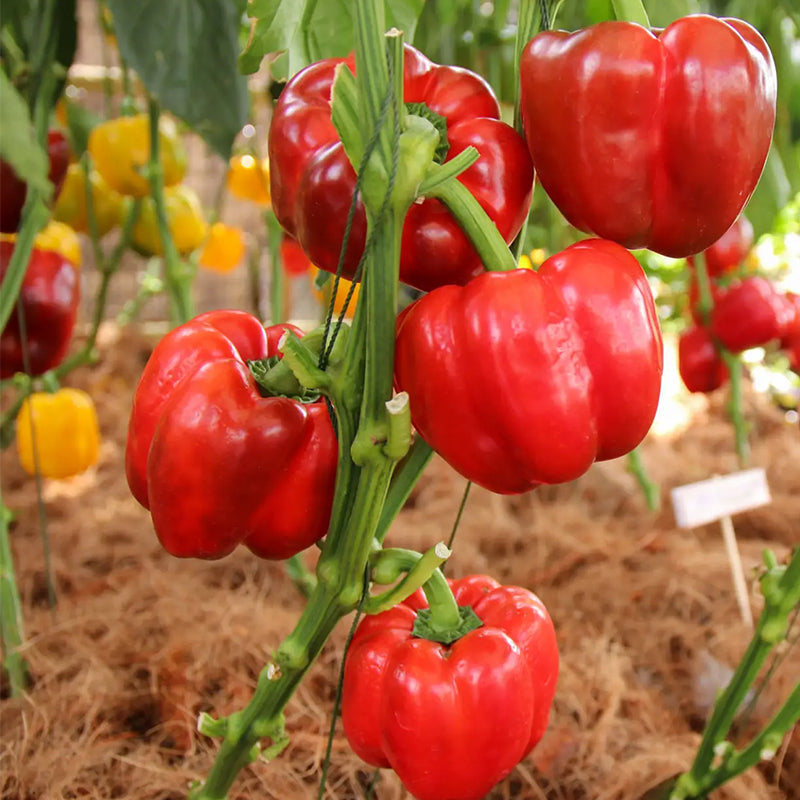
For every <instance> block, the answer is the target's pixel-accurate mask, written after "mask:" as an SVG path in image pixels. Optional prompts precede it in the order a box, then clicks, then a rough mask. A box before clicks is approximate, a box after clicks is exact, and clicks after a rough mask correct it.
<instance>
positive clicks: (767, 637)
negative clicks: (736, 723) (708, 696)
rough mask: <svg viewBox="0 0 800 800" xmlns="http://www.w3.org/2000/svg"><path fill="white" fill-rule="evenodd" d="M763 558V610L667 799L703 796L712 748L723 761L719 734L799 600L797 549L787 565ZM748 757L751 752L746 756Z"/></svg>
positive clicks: (728, 724) (794, 702)
mask: <svg viewBox="0 0 800 800" xmlns="http://www.w3.org/2000/svg"><path fill="white" fill-rule="evenodd" d="M765 561H766V562H767V567H768V570H767V572H766V574H765V575H764V576H763V577H762V579H761V587H762V593H763V595H764V610H763V611H762V612H761V616H760V617H759V620H758V624H757V625H756V629H755V632H754V633H753V638H752V639H751V641H750V644H749V645H748V647H747V650H746V651H745V654H744V656H743V657H742V660H741V661H740V662H739V665H738V666H737V668H736V671H735V672H734V674H733V676H732V678H731V681H730V683H729V684H728V686H727V687H726V688H725V690H724V691H723V692H722V693H721V694H720V696H719V698H718V699H717V702H716V703H715V704H714V710H713V712H712V714H711V718H710V719H709V720H708V723H707V724H706V727H705V730H704V731H703V738H702V741H701V742H700V747H699V748H698V751H697V755H696V756H695V760H694V763H693V764H692V767H691V769H690V770H689V772H687V773H685V774H684V775H681V776H680V778H679V779H678V781H677V783H676V786H675V789H674V790H673V792H672V795H671V798H672V800H686V798H699V797H704V796H705V792H704V790H703V787H704V786H705V782H706V781H709V780H711V778H710V777H709V776H712V775H714V773H715V769H713V768H712V764H713V762H714V757H715V755H716V753H717V752H718V750H719V749H720V748H721V747H722V748H723V749H727V750H728V752H727V753H726V754H725V756H724V757H723V760H722V764H723V765H724V764H725V763H727V760H728V759H729V758H730V757H731V756H732V755H733V754H734V751H733V750H732V748H724V746H723V743H724V741H725V737H726V736H727V734H728V731H729V730H730V727H731V724H732V723H733V720H734V718H735V716H736V714H737V712H738V710H739V708H740V707H741V705H742V703H743V702H744V700H745V698H746V696H747V693H748V692H749V691H750V687H751V686H752V685H753V683H754V681H755V680H756V678H757V676H758V674H759V671H760V669H761V667H762V665H763V664H764V661H765V660H766V658H767V656H768V655H769V653H770V652H771V650H772V649H773V648H774V647H775V646H776V645H777V644H778V643H779V642H781V641H782V640H783V638H784V637H785V635H786V630H787V629H788V626H789V615H790V613H791V611H792V609H793V608H794V607H795V606H796V605H797V604H798V603H800V549H797V550H795V552H794V554H793V556H792V559H791V561H790V562H789V565H788V566H787V567H778V566H777V565H776V564H775V563H774V557H773V556H772V554H770V553H767V554H765ZM787 703H788V704H789V711H787V712H786V713H787V714H788V715H789V716H791V715H793V714H794V713H795V711H796V710H797V708H796V705H797V697H796V692H793V693H792V695H791V696H790V698H789V700H788V701H787ZM777 719H778V723H777V724H778V725H783V724H784V723H785V719H786V715H781V714H779V715H778V717H777ZM773 722H775V720H773ZM767 729H768V730H769V729H770V727H769V726H768V727H767ZM776 730H777V728H776ZM751 756H752V754H750V755H749V756H748V758H749V757H751ZM736 763H739V764H740V765H741V764H743V763H744V762H743V761H742V760H741V759H740V760H739V761H738V762H737V761H735V760H734V764H736ZM716 769H719V767H717V768H716ZM740 771H741V770H740ZM735 774H738V773H737V772H733V771H730V770H728V771H727V772H726V778H725V780H728V779H729V778H730V777H733V775H735ZM713 785H715V786H716V785H719V784H718V783H715V784H713Z"/></svg>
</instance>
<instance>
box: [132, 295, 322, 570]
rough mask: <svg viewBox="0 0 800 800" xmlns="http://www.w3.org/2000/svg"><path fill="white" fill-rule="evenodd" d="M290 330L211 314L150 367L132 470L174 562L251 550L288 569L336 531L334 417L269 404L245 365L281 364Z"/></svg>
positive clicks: (310, 408)
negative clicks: (270, 360)
mask: <svg viewBox="0 0 800 800" xmlns="http://www.w3.org/2000/svg"><path fill="white" fill-rule="evenodd" d="M286 327H287V326H272V327H271V328H269V329H268V330H267V331H265V330H264V328H263V326H262V325H261V323H260V322H259V321H258V320H257V319H256V318H255V317H253V316H251V315H250V314H246V313H245V312H242V311H211V312H208V313H206V314H201V315H200V316H198V317H196V318H195V319H193V320H191V321H190V322H188V323H186V324H185V325H181V326H179V327H178V328H175V329H174V330H173V331H171V332H170V333H168V334H167V335H166V336H165V337H164V338H163V339H162V340H161V341H160V342H159V343H158V345H157V346H156V348H155V349H154V351H153V354H152V355H151V357H150V360H149V361H148V362H147V365H146V367H145V369H144V372H143V374H142V377H141V380H140V382H139V385H138V387H137V389H136V393H135V395H134V400H133V409H132V411H131V419H130V423H129V427H128V440H127V447H126V452H125V470H126V475H127V478H128V485H129V486H130V489H131V492H132V493H133V495H134V497H135V498H136V499H137V500H138V501H139V502H140V503H141V504H142V505H143V506H145V508H149V509H150V513H151V515H152V518H153V526H154V527H155V531H156V534H157V536H158V538H159V540H160V541H161V544H162V545H163V546H164V549H165V550H167V551H168V552H169V553H171V554H172V555H174V556H180V557H195V558H208V559H213V558H221V557H223V556H225V555H227V554H228V553H230V552H231V551H232V550H233V549H234V548H235V547H236V546H237V545H238V544H239V543H243V544H245V545H246V546H247V547H249V548H250V550H252V551H253V552H254V553H255V554H256V555H257V556H260V557H261V558H269V559H282V558H288V557H289V556H292V555H294V554H296V553H298V552H300V551H301V550H304V549H305V548H306V547H309V546H310V545H311V544H313V543H314V542H315V541H316V540H317V539H319V538H321V537H322V536H324V535H325V533H326V532H327V526H328V519H329V516H330V508H331V502H332V497H333V486H334V479H335V472H336V452H337V444H336V437H335V434H334V432H333V428H332V426H331V422H330V419H329V417H328V411H327V408H326V407H325V404H324V403H322V402H317V403H310V404H302V403H300V402H298V401H296V400H292V399H289V398H287V397H262V396H261V394H260V393H259V390H258V386H257V384H256V382H255V380H254V378H253V376H252V374H251V372H250V370H249V368H248V366H247V364H246V362H247V361H249V360H259V359H263V358H267V357H269V356H272V355H275V354H276V350H277V343H278V341H279V339H280V336H281V335H282V334H283V332H284V330H285V329H286ZM288 327H290V326H288Z"/></svg>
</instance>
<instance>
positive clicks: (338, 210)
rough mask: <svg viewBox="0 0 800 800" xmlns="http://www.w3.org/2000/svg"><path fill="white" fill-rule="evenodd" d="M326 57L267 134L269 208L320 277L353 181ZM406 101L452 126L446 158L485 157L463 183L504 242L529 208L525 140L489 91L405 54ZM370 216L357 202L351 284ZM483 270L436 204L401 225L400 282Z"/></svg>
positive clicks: (425, 284)
mask: <svg viewBox="0 0 800 800" xmlns="http://www.w3.org/2000/svg"><path fill="white" fill-rule="evenodd" d="M341 63H346V64H347V65H348V66H349V67H350V68H351V69H354V60H353V58H352V56H351V57H350V58H348V59H326V60H324V61H319V62H317V63H315V64H312V65H311V66H309V67H307V68H306V69H304V70H302V71H301V72H299V73H297V75H295V76H294V77H293V78H292V79H291V80H290V81H289V82H288V83H287V85H286V87H285V88H284V90H283V92H281V96H280V99H279V100H278V103H277V105H276V107H275V111H274V113H273V116H272V124H271V127H270V133H269V163H270V185H271V194H272V208H273V210H274V211H275V216H276V217H277V218H278V221H279V222H280V223H281V225H282V226H283V227H284V228H285V229H286V231H288V233H289V234H291V235H292V236H294V237H295V238H296V239H298V240H299V242H300V243H301V245H302V247H303V249H304V250H305V252H306V254H307V255H308V257H309V258H310V260H311V261H312V262H313V263H314V264H315V265H316V266H318V267H319V268H320V269H324V270H326V271H328V272H333V273H335V272H336V267H337V262H338V258H339V250H340V248H341V244H342V238H343V232H344V229H345V222H346V219H347V214H348V210H349V207H350V202H351V198H352V196H353V191H354V189H355V182H356V176H355V172H354V171H353V169H352V167H351V165H350V162H349V161H348V159H347V156H346V154H345V152H344V148H343V147H342V144H341V142H340V141H339V137H338V134H337V133H336V129H335V128H334V126H333V123H332V121H331V108H330V93H331V85H332V83H333V78H334V71H335V69H336V67H337V65H339V64H341ZM404 63H405V66H404V95H405V102H406V103H424V104H425V105H426V106H427V107H428V109H430V110H431V111H433V112H435V113H436V114H438V115H441V116H442V117H443V118H444V119H445V120H446V123H447V140H448V142H449V150H448V151H447V159H450V158H453V156H455V155H458V153H460V152H461V151H462V150H464V149H465V148H466V147H469V146H470V145H472V146H474V147H475V148H477V150H478V152H479V153H480V158H479V159H478V161H477V163H475V164H473V166H471V167H470V168H469V169H468V170H466V171H465V172H463V173H462V174H461V175H459V177H458V180H459V181H461V183H463V184H464V185H465V186H466V187H467V188H468V189H469V190H470V191H471V192H472V194H473V195H474V196H475V197H476V199H477V200H478V202H479V203H480V204H481V206H482V207H483V208H484V209H485V210H486V212H487V213H488V215H489V216H490V217H491V219H492V221H493V222H494V223H495V224H496V225H497V228H498V230H499V231H500V233H501V235H502V236H503V238H504V239H505V240H506V242H511V241H512V240H513V239H514V237H515V236H516V235H517V233H518V232H519V230H520V229H521V227H522V224H523V222H524V221H525V218H526V216H527V213H528V208H529V207H530V200H531V193H532V190H533V171H532V167H531V162H530V156H529V155H528V152H527V148H526V146H525V141H524V139H523V138H522V137H521V136H520V135H519V134H518V133H516V131H514V129H513V128H511V127H510V126H509V125H506V124H505V123H504V122H501V121H500V107H499V105H498V102H497V99H496V98H495V96H494V93H493V92H492V90H491V88H490V87H489V85H488V83H486V81H485V80H484V79H483V78H482V77H480V76H479V75H476V74H475V73H472V72H469V71H467V70H465V69H461V68H459V67H449V66H440V65H438V64H434V63H432V62H431V61H429V60H428V59H427V58H425V56H423V55H422V54H421V53H420V52H419V51H418V50H415V49H414V48H413V47H410V46H406V48H405V62H404ZM365 237H366V216H365V213H364V209H363V207H362V206H361V205H360V204H359V207H358V211H357V212H356V216H355V220H354V223H353V227H352V231H351V235H350V242H349V245H348V249H347V255H346V259H345V263H344V272H343V274H344V277H346V278H352V277H353V273H354V270H355V268H356V265H357V264H358V259H359V257H360V255H361V253H362V252H363V249H364V242H365ZM482 271H483V265H482V263H481V261H480V258H479V257H478V255H477V253H476V252H475V249H474V248H473V247H472V245H471V243H470V242H469V240H468V239H467V237H466V235H465V234H464V232H463V231H462V230H461V228H460V227H459V225H458V223H457V222H456V220H455V218H454V217H453V216H452V215H451V214H450V212H449V211H448V210H447V209H446V208H445V206H444V205H443V204H442V203H441V202H440V201H439V200H437V199H435V198H429V199H426V200H424V201H423V202H421V203H415V204H414V205H413V206H412V207H411V209H410V210H409V212H408V214H407V216H406V220H405V225H404V227H403V240H402V246H401V256H400V280H401V281H403V282H404V283H407V284H409V285H411V286H414V287H416V288H418V289H422V290H425V291H427V290H430V289H433V288H435V287H437V286H441V285H444V284H450V283H457V284H464V283H466V282H467V281H468V280H469V279H470V278H472V277H473V276H475V275H477V274H479V273H480V272H482Z"/></svg>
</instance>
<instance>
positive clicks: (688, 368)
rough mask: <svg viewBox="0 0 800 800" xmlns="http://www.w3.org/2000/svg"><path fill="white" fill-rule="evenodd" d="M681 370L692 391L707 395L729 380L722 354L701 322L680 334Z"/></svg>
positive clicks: (679, 359) (681, 374)
mask: <svg viewBox="0 0 800 800" xmlns="http://www.w3.org/2000/svg"><path fill="white" fill-rule="evenodd" d="M678 372H679V373H680V376H681V380H682V381H683V384H684V386H686V388H687V389H688V390H689V391H690V392H701V393H704V394H707V393H708V392H713V391H714V390H715V389H719V387H720V386H722V385H723V384H724V383H725V381H727V380H728V368H727V367H726V366H725V362H724V361H723V359H722V355H721V354H720V352H719V350H718V349H717V348H716V346H715V345H714V340H713V339H712V338H711V335H710V334H709V332H708V330H707V329H706V328H704V327H702V326H701V325H691V326H690V327H688V328H687V329H686V330H684V331H683V332H682V333H681V335H680V336H679V337H678Z"/></svg>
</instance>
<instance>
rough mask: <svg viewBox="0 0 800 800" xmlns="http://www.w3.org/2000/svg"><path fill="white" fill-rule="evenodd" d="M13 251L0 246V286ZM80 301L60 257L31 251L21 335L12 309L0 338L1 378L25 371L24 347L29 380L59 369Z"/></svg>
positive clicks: (72, 274) (69, 267) (71, 270)
mask: <svg viewBox="0 0 800 800" xmlns="http://www.w3.org/2000/svg"><path fill="white" fill-rule="evenodd" d="M13 252H14V242H12V241H0V281H2V280H3V278H4V277H5V274H6V271H7V270H8V265H9V263H10V261H11V255H12V253H13ZM79 300H80V278H79V276H78V270H77V268H76V267H75V265H74V264H73V263H72V262H71V261H69V259H67V258H66V257H65V256H64V255H63V254H62V253H58V252H56V251H55V250H42V249H40V248H38V247H34V248H33V250H32V252H31V257H30V261H29V262H28V266H27V269H26V271H25V278H24V280H23V282H22V286H21V288H20V303H21V306H22V314H23V318H24V331H25V333H24V336H23V333H22V330H23V328H22V327H21V325H20V318H19V312H18V309H17V308H16V307H15V308H14V311H13V312H12V313H11V316H10V317H9V320H8V323H7V324H6V327H5V328H4V329H3V332H2V335H0V378H8V377H10V376H11V375H13V374H14V373H15V372H24V371H25V367H26V364H25V359H24V358H23V352H24V349H23V348H24V347H27V351H28V358H29V361H28V365H27V366H28V368H29V370H30V374H31V375H41V374H42V373H43V372H46V371H47V370H48V369H52V368H53V367H56V366H58V365H59V364H60V363H61V361H62V360H63V359H64V356H65V355H66V353H67V350H68V349H69V343H70V340H71V339H72V330H73V328H74V327H75V318H76V316H77V314H78V303H79Z"/></svg>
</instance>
